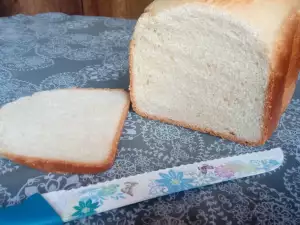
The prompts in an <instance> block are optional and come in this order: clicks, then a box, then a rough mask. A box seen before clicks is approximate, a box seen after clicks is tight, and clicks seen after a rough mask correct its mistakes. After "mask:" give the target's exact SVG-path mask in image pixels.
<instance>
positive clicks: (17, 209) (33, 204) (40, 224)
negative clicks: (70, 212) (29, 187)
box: [0, 194, 63, 225]
mask: <svg viewBox="0 0 300 225" xmlns="http://www.w3.org/2000/svg"><path fill="white" fill-rule="evenodd" d="M0 224H1V225H50V224H51V225H62V224H63V221H62V219H61V218H60V216H59V215H58V214H57V213H56V212H55V210H54V209H53V208H52V207H51V206H50V205H49V203H48V202H47V201H46V200H45V199H44V197H43V196H42V195H40V194H34V195H32V196H30V197H29V198H27V199H26V200H24V201H23V203H21V204H19V205H15V206H9V207H6V208H0Z"/></svg>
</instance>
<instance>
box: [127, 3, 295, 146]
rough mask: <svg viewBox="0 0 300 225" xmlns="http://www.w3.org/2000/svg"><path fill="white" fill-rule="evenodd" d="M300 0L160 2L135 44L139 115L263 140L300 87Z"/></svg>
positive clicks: (140, 25) (141, 22) (146, 16)
mask: <svg viewBox="0 0 300 225" xmlns="http://www.w3.org/2000/svg"><path fill="white" fill-rule="evenodd" d="M299 9H300V1H299V0H156V1H154V2H153V3H152V4H151V5H149V6H148V7H147V9H146V10H145V12H144V13H143V14H142V16H141V17H140V18H139V19H138V22H137V24H136V27H135V30H134V34H133V38H132V41H131V46H130V90H131V93H130V96H131V101H132V105H133V109H134V110H135V111H136V112H137V113H138V114H140V115H142V116H144V117H147V118H150V119H155V120H160V121H163V122H166V123H170V124H176V125H180V126H183V127H186V128H191V129H193V130H199V131H201V132H207V133H210V134H212V135H216V136H220V137H222V138H225V139H229V140H232V141H235V142H238V143H241V144H246V145H253V146H257V145H262V144H264V143H265V142H266V140H267V139H268V138H269V137H270V136H271V135H272V133H273V132H274V130H275V129H276V127H277V125H278V122H279V120H280V117H281V115H282V113H283V112H284V110H285V109H286V107H287V106H288V104H289V102H290V100H291V97H292V95H293V93H294V91H295V87H296V80H297V77H298V73H299V67H300V66H299V64H300V63H299V62H300V22H299V21H300V13H299Z"/></svg>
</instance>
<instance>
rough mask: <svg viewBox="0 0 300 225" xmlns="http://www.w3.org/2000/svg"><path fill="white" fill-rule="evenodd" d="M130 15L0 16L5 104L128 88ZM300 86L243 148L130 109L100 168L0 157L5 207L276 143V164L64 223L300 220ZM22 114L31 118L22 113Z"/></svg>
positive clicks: (291, 224)
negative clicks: (271, 128) (74, 91)
mask: <svg viewBox="0 0 300 225" xmlns="http://www.w3.org/2000/svg"><path fill="white" fill-rule="evenodd" d="M135 22H136V21H134V20H125V19H114V18H105V17H84V16H68V15H65V14H61V13H46V14H38V15H36V16H25V15H16V16H13V17H9V18H0V104H1V105H3V104H5V103H8V102H10V101H13V100H16V99H18V98H20V97H21V96H26V95H31V94H32V93H34V92H38V91H43V90H50V89H58V88H72V87H79V88H86V87H96V88H97V87H99V88H100V87H109V88H125V89H127V88H128V84H129V77H128V44H129V41H130V38H131V34H132V32H133V28H134V25H135ZM299 118H300V89H299V88H298V89H297V91H296V94H295V96H294V98H293V100H292V102H291V104H290V105H289V107H288V109H287V111H286V112H285V113H284V115H283V116H282V118H281V122H280V125H279V127H278V129H277V131H276V132H275V133H274V134H273V136H272V137H271V139H270V140H269V141H268V142H267V143H266V144H265V145H264V146H261V147H245V146H242V145H239V144H235V143H233V142H229V141H225V140H222V139H220V138H217V137H212V136H210V135H207V134H202V133H200V132H194V131H191V130H188V129H184V128H181V127H178V126H172V125H168V124H163V123H159V122H156V121H151V120H147V119H144V118H141V117H140V116H138V115H137V114H135V113H134V112H132V111H131V112H130V113H129V115H128V118H127V120H126V123H125V127H124V131H123V134H122V137H121V141H120V145H119V149H118V155H117V159H116V161H115V163H114V166H113V167H112V168H111V169H110V170H108V171H106V172H104V173H100V174H93V175H77V174H73V175H69V174H55V173H43V172H41V171H38V170H34V169H31V168H28V167H25V166H21V165H18V164H15V163H14V162H11V161H9V160H7V159H4V158H0V206H9V205H13V204H17V203H19V202H21V201H22V200H24V199H25V198H27V197H28V196H30V195H32V194H34V193H36V192H40V193H45V192H50V191H56V190H61V189H66V190H67V189H71V188H76V187H80V186H85V185H87V184H93V183H97V182H101V181H105V180H111V179H113V178H120V177H123V176H128V175H134V174H138V173H142V172H145V171H151V170H157V169H162V168H166V167H171V166H176V165H180V164H187V163H193V162H196V161H202V160H207V159H214V158H219V157H226V156H230V155H235V154H241V153H246V152H253V151H260V150H262V149H270V148H273V147H281V148H282V149H283V150H284V154H285V161H284V165H283V166H282V167H281V168H280V169H279V170H276V171H274V172H271V173H268V174H264V175H260V176H256V177H250V178H247V179H241V180H237V181H232V182H226V183H222V184H217V185H212V186H208V187H205V188H201V189H197V190H192V191H186V192H181V193H177V194H173V195H169V196H165V197H161V198H158V199H153V200H149V201H146V202H141V203H139V204H135V205H131V206H128V207H125V208H121V209H116V210H112V211H109V212H106V213H102V214H101V215H95V216H91V217H88V218H85V219H83V220H78V221H73V222H70V223H68V224H70V225H71V224H91V225H92V224H93V225H104V224H109V225H110V224H111V225H125V224H126V225H127V224H132V225H133V224H145V225H148V224H149V225H150V224H151V225H184V224H191V225H204V224H210V225H213V224H226V225H233V224H243V225H244V224H261V225H263V224H266V225H267V224H268V225H277V224H282V225H296V224H300V119H299ZM24 119H26V118H24Z"/></svg>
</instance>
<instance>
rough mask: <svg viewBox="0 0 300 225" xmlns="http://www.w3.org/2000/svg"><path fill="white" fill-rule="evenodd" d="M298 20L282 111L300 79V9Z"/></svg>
mask: <svg viewBox="0 0 300 225" xmlns="http://www.w3.org/2000/svg"><path fill="white" fill-rule="evenodd" d="M297 21H298V25H297V26H295V28H296V30H295V35H294V42H293V47H292V49H293V52H292V54H291V59H290V65H289V70H288V74H287V76H286V81H285V90H284V95H283V105H282V113H283V112H284V111H285V110H286V108H287V107H288V105H289V103H290V101H291V99H292V97H293V95H294V92H295V89H296V84H297V80H298V75H299V72H300V11H298V13H297Z"/></svg>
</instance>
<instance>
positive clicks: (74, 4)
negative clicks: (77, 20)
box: [0, 0, 153, 19]
mask: <svg viewBox="0 0 300 225" xmlns="http://www.w3.org/2000/svg"><path fill="white" fill-rule="evenodd" d="M152 1H153V0H0V16H10V15H14V14H18V13H22V14H29V15H34V14H37V13H44V12H63V13H66V14H69V15H74V14H76V15H90V16H108V17H121V18H131V19H137V18H138V17H139V16H140V15H141V14H142V13H143V11H144V9H145V8H146V6H147V5H149V4H150V3H151V2H152Z"/></svg>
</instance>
